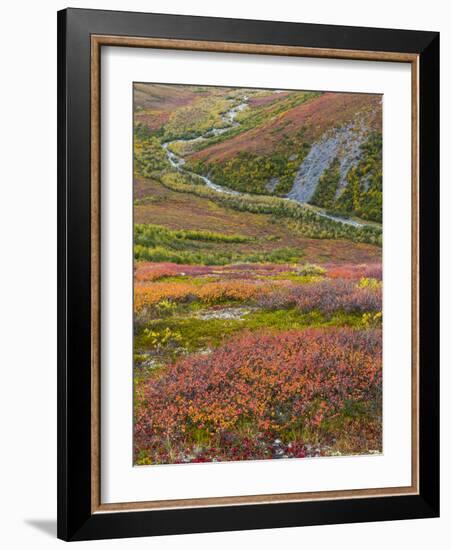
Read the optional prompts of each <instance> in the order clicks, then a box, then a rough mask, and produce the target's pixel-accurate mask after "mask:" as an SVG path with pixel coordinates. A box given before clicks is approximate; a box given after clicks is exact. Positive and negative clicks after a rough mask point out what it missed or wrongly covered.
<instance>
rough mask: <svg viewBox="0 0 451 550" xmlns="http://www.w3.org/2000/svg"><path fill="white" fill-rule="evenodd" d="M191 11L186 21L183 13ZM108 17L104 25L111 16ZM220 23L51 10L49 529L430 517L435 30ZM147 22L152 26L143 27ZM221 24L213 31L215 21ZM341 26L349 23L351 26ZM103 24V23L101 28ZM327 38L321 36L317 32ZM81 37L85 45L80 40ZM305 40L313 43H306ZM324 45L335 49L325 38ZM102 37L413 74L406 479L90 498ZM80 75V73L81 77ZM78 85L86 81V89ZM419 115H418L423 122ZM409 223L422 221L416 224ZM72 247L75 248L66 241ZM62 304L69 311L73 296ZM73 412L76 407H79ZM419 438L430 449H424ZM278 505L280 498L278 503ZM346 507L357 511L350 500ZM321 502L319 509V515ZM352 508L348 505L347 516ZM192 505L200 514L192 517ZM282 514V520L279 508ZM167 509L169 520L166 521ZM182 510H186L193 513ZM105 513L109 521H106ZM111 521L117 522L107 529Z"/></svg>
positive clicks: (434, 389)
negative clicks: (53, 399)
mask: <svg viewBox="0 0 451 550" xmlns="http://www.w3.org/2000/svg"><path fill="white" fill-rule="evenodd" d="M105 14H108V15H109V16H110V19H111V18H112V19H111V20H110V19H108V18H107V19H108V20H107V22H106V23H102V24H100V23H99V21H100V20H101V18H102V17H103V16H105ZM110 14H111V15H110ZM139 16H145V18H146V21H148V22H149V24H150V28H149V29H150V30H149V31H146V32H144V33H143V32H142V25H141V20H140V21H138V17H139ZM161 18H163V19H161ZM193 19H196V20H197V21H195V22H192V21H191V20H193ZM113 20H114V24H113V23H112V22H111V21H113ZM126 20H127V24H124V29H125V30H124V33H125V34H124V33H123V32H120V33H119V32H117V29H118V28H120V27H121V21H123V22H125V21H126ZM188 20H190V21H188ZM102 21H103V20H102ZM162 21H163V23H164V25H163V27H164V26H165V25H166V27H168V28H169V30H164V32H163V34H165V35H167V36H158V35H159V34H160V35H161V34H162V33H161V32H160V31H159V30H155V29H156V28H157V27H158V24H159V23H161V22H162ZM231 21H232V20H222V19H212V18H190V17H185V16H161V15H154V14H131V13H125V12H124V13H121V12H101V11H97V10H64V11H63V12H60V14H59V41H60V42H59V71H60V73H59V76H60V80H59V92H60V96H59V105H60V107H59V124H60V134H59V148H60V149H59V182H60V185H61V187H63V190H61V191H60V196H59V197H60V203H59V245H60V246H59V265H60V279H59V292H60V300H59V303H60V306H59V307H60V309H59V315H60V325H61V323H62V322H63V323H64V328H62V327H60V331H61V332H60V334H59V350H60V356H59V364H60V370H59V403H60V413H59V453H60V459H59V521H58V528H59V536H60V537H61V538H63V539H65V540H69V539H70V540H81V539H88V538H103V537H104V536H110V537H116V536H138V535H143V534H166V533H172V532H174V533H175V532H199V531H208V530H229V529H241V528H259V527H270V526H283V525H308V524H314V523H321V522H324V523H333V522H335V521H353V520H357V521H369V520H371V519H394V518H395V517H432V516H435V515H437V514H438V435H437V434H438V418H437V414H438V372H437V368H436V367H438V363H437V365H436V362H437V358H438V355H437V343H438V340H436V339H434V338H433V336H432V335H431V332H430V328H427V327H426V325H425V320H428V321H429V323H430V322H431V321H432V322H433V324H435V323H437V322H438V294H434V296H433V303H432V306H431V309H427V308H428V307H429V306H427V305H426V303H425V290H424V289H422V287H421V283H420V281H421V282H422V281H425V284H427V285H430V283H431V281H436V280H437V277H438V271H436V260H437V261H438V244H437V245H436V246H435V245H434V246H432V247H431V248H430V249H429V250H428V251H426V248H425V245H426V242H427V240H428V239H430V237H431V236H435V235H437V234H438V232H437V229H438V227H437V220H436V219H435V218H433V216H434V214H435V213H434V212H430V209H431V207H432V208H433V207H434V205H436V202H435V201H438V190H436V189H435V188H434V190H433V197H432V198H430V200H429V202H428V199H427V198H425V194H424V185H423V187H422V186H421V183H420V182H422V181H423V180H424V178H425V176H426V173H425V171H424V170H426V169H427V170H428V175H429V176H430V177H432V180H433V182H437V181H438V169H437V165H438V153H436V154H435V153H434V152H433V151H432V149H431V147H428V146H425V145H424V143H425V142H424V132H425V131H428V130H429V133H430V132H431V130H432V131H433V137H434V140H433V141H434V143H435V144H436V142H437V141H438V106H437V107H435V106H434V105H431V104H430V102H431V101H435V100H436V99H437V97H438V88H437V87H436V84H437V78H438V65H437V63H438V34H437V33H422V32H420V31H391V30H386V29H358V28H350V27H346V28H345V27H329V26H323V25H302V24H287V23H271V25H272V29H273V30H275V35H276V38H275V39H276V40H277V36H281V32H283V31H284V30H285V31H286V32H287V33H288V34H289V35H290V36H291V34H292V31H294V30H296V29H295V28H294V27H293V25H295V27H296V28H297V30H298V31H299V32H300V34H301V35H302V32H301V31H305V32H304V34H305V37H304V38H301V39H297V38H296V39H294V38H289V40H290V41H291V44H282V43H272V42H273V41H274V38H270V39H269V36H268V30H269V28H268V27H267V25H266V24H267V23H270V22H256V21H252V22H251V21H240V25H241V27H240V30H239V31H238V32H232V31H231V30H230V29H231V27H230V22H231ZM154 22H155V25H154V27H153V28H154V30H153V31H152V24H153V23H154ZM188 22H190V23H191V27H192V29H194V30H192V31H191V35H193V36H196V35H197V37H198V39H189V38H186V37H185V34H186V32H185V31H180V32H177V31H175V30H174V29H177V28H178V27H180V28H183V25H182V23H185V26H186V25H187V24H188ZM224 22H226V23H224ZM80 24H82V27H83V32H82V34H83V37H84V38H83V40H84V51H85V52H86V53H89V57H87V56H86V58H85V59H84V62H83V63H84V71H85V72H84V77H83V78H84V80H83V85H84V86H85V88H84V90H86V100H89V107H90V112H89V113H85V112H84V121H83V124H84V127H83V128H84V130H86V129H87V128H88V129H89V135H90V139H89V143H88V144H85V145H86V147H87V149H86V150H87V151H89V155H90V159H89V163H88V164H89V166H87V165H86V162H84V164H83V166H84V168H86V169H87V171H86V172H85V173H86V174H88V173H89V181H88V182H86V184H85V187H84V189H85V191H84V197H85V198H86V199H88V200H89V202H88V201H87V200H86V201H85V202H84V204H85V206H84V207H83V208H84V209H85V210H84V212H85V215H86V214H87V213H88V214H89V219H90V226H89V231H88V232H86V233H85V235H86V239H85V241H87V240H88V239H89V243H88V242H85V247H84V248H83V250H81V249H80V251H78V252H80V254H81V253H82V255H83V261H85V264H84V265H85V266H86V268H88V266H89V274H88V275H89V278H84V280H85V281H86V290H88V288H89V300H88V301H86V305H89V308H88V309H86V308H85V309H84V311H83V315H82V318H83V319H84V321H83V322H85V321H86V325H87V329H86V330H87V332H89V350H88V349H87V350H86V353H85V354H84V357H85V358H87V357H88V355H89V371H88V372H86V376H85V377H84V380H88V379H89V380H90V384H89V388H88V389H87V388H86V387H85V386H86V383H85V382H84V386H83V388H81V386H80V387H76V384H72V385H71V384H69V385H68V382H69V381H70V378H71V377H72V376H73V373H74V370H73V368H74V367H71V368H70V360H69V359H70V356H68V353H70V349H69V348H70V346H69V344H68V342H69V337H68V326H69V324H70V323H69V321H70V319H69V317H70V303H69V302H70V300H69V299H68V296H69V295H70V291H71V288H70V284H69V283H68V275H70V274H73V271H71V270H72V269H73V267H71V266H70V264H69V263H68V259H69V252H70V245H69V239H68V235H69V225H70V224H69V222H70V216H69V213H70V201H69V200H68V199H69V198H70V197H69V196H70V189H71V188H70V186H69V183H70V182H69V176H70V175H71V170H70V158H69V156H70V155H69V154H68V152H67V147H68V146H69V144H70V133H69V130H70V124H69V122H68V113H69V111H70V109H71V106H70V104H69V99H68V92H69V91H70V89H71V83H70V79H68V76H70V74H69V73H70V71H68V65H69V62H68V48H69V40H68V36H69V34H70V33H69V28H70V27H72V34H73V36H77V37H79V35H80V30H79V27H80ZM77 25H78V27H77V28H76V26H77ZM133 25H134V27H133ZM196 25H197V26H196ZM221 25H222V29H220V27H221ZM127 28H128V29H131V28H135V29H136V32H133V33H131V32H130V34H126V29H127ZM211 28H216V29H217V30H218V35H219V36H221V35H222V36H224V35H227V36H230V40H224V39H223V40H218V41H215V40H211V39H208V37H209V36H210V34H211V32H210V30H207V29H211ZM246 28H247V29H248V30H249V29H251V31H252V32H250V36H256V37H257V38H258V41H256V42H255V43H252V42H247V41H240V40H238V38H239V37H243V36H245V35H246V32H245V31H246ZM338 29H346V30H347V33H348V34H347V35H346V36H347V38H346V37H345V36H344V35H343V37H342V36H341V35H340V33H339V32H338V34H337V31H338ZM349 29H352V32H351V31H349ZM105 30H106V31H108V30H110V31H111V32H105ZM99 31H101V32H99ZM115 31H116V32H115ZM138 31H141V32H138ZM276 31H277V32H276ZM315 31H317V32H318V33H319V35H321V36H322V38H320V40H319V41H320V42H321V41H322V42H323V43H324V45H325V47H319V46H317V45H316V42H317V41H316V38H314V37H315V36H316V35H315ZM376 31H377V32H376ZM141 33H142V34H141ZM290 33H291V34H290ZM327 33H329V34H327ZM368 33H369V34H372V37H370V38H371V39H370V43H374V46H375V48H377V49H376V50H372V49H370V48H361V47H360V45H361V44H367V43H368V41H365V40H363V39H362V37H365V36H367V35H368ZM405 33H408V34H405ZM414 35H415V36H414ZM326 36H327V37H331V38H325V37H326ZM384 37H385V41H384ZM88 41H89V44H87V42H88ZM299 43H301V45H299ZM309 44H313V46H312V45H309ZM386 44H387V45H388V46H391V45H395V44H398V45H399V46H401V47H399V50H398V49H396V50H391V49H390V48H389V49H385V48H384V47H380V48H378V46H385V45H386ZM331 45H333V46H336V47H331ZM103 46H115V47H138V48H154V49H155V48H156V49H173V50H191V51H209V52H222V53H224V52H230V53H243V54H246V53H247V54H259V55H279V56H297V57H315V58H332V59H351V60H371V61H386V62H387V61H388V62H402V63H409V64H410V66H411V75H412V85H411V93H412V118H411V120H412V140H411V147H412V155H411V156H412V195H411V197H412V199H411V200H412V205H411V206H412V365H411V368H412V388H411V396H412V434H411V435H412V437H411V440H412V479H411V484H410V486H409V487H387V488H382V489H372V488H368V489H360V490H344V491H321V492H308V493H307V492H305V493H285V494H268V495H248V496H240V497H238V496H231V497H218V498H201V499H183V500H166V501H148V502H119V503H114V504H105V503H102V502H101V499H100V323H101V319H100V285H101V271H100V201H101V183H100V182H101V174H100V151H101V141H100V81H101V63H100V59H101V55H100V54H101V48H102V47H103ZM339 46H341V47H339ZM72 49H73V44H72ZM72 53H73V52H72ZM88 75H89V82H86V78H87V76H88ZM431 76H432V79H433V83H432V87H431V88H430V89H428V88H427V84H425V79H427V78H431ZM87 84H88V88H86V85H87ZM425 117H427V118H426V119H425ZM430 117H432V119H431V118H430ZM84 135H86V134H84ZM85 158H86V156H85ZM420 161H421V164H420ZM72 175H73V176H75V169H73V168H72ZM422 189H423V192H422ZM420 206H421V207H422V208H426V209H427V213H426V214H425V215H423V214H422V210H421V209H420ZM87 210H89V212H87ZM72 212H74V217H75V218H77V219H78V220H79V221H81V217H80V214H81V209H80V210H78V211H76V210H75V207H74V206H73V205H72ZM83 218H85V216H83ZM420 222H421V223H422V225H421V226H420ZM423 228H424V229H423ZM421 231H422V232H421ZM437 238H438V236H437ZM73 249H74V245H72V250H73ZM425 261H426V262H427V261H429V262H431V265H426V263H425ZM420 277H421V279H420ZM88 285H89V287H88ZM420 305H421V309H420ZM72 309H74V305H73V304H72ZM423 312H424V313H423ZM77 319H78V318H77ZM428 326H429V325H428ZM87 332H86V334H87ZM431 338H432V340H431ZM425 339H427V344H426V346H425V345H424V342H425ZM420 343H421V345H420ZM425 347H426V348H427V350H426V353H427V361H428V363H429V365H432V366H431V367H430V368H431V369H433V370H432V371H427V370H425V367H426V365H425V361H426V358H425V356H424V354H425V351H424V348H425ZM88 351H89V353H88ZM422 353H423V355H422ZM72 355H74V352H72ZM71 369H72V370H71ZM420 374H421V378H420ZM68 388H69V389H68ZM71 388H73V391H74V395H75V394H76V393H77V392H78V395H79V396H80V395H81V394H83V407H84V408H83V414H84V418H85V419H86V420H85V422H84V423H83V425H84V426H86V424H87V422H88V420H89V425H90V434H91V435H90V441H89V444H88V445H87V446H86V447H83V458H80V460H79V464H82V465H83V469H82V471H83V474H82V475H81V474H80V472H78V474H77V473H75V469H76V466H75V465H74V464H75V463H77V460H75V459H74V454H73V450H72V451H70V441H71V440H70V437H71V436H72V438H74V437H75V436H74V429H73V428H71V424H70V422H69V413H70V412H71V411H73V412H75V405H74V404H73V403H74V395H69V394H70V389H71ZM432 400H434V403H432ZM70 403H72V405H70ZM88 409H89V410H88ZM426 410H427V411H428V412H432V416H433V418H432V421H433V426H432V430H428V429H427V428H426V429H425V427H426V426H427V425H426V424H425V420H424V419H423V418H422V416H421V414H422V412H423V413H424V412H425V411H426ZM81 411H82V409H81V405H80V408H79V412H81ZM88 414H89V418H88V416H87V415H88ZM77 437H78V433H77ZM428 446H429V447H430V448H429V449H427V448H426V447H428ZM431 447H432V450H431ZM71 464H72V466H71ZM431 466H432V467H433V471H432V472H431V471H430V467H431ZM77 479H78V480H79V481H80V482H82V483H83V489H80V491H79V494H78V493H77V496H76V498H75V499H74V497H71V496H70V494H69V487H70V486H72V487H73V486H74V481H76V480H77ZM87 485H88V486H87ZM73 492H74V491H73ZM75 492H76V491H75ZM71 498H72V500H71ZM356 500H358V501H359V502H360V505H357V504H356V505H354V506H353V505H352V502H355V501H356ZM74 503H75V504H74ZM327 503H329V504H327ZM402 505H404V506H405V507H406V509H405V511H404V512H401V511H398V510H397V509H396V508H397V506H402ZM71 506H72V508H71ZM275 506H277V507H278V508H277V510H278V514H276V515H278V517H279V519H278V520H277V521H276V522H274V521H272V520H270V519H268V518H269V517H268V513H272V514H273V513H274V511H275V510H276V508H275ZM281 506H283V509H282V508H281ZM300 506H302V510H303V512H304V516H303V517H302V518H301V517H300V516H299V511H300V510H301V508H300ZM357 506H359V508H356V507H357ZM387 506H388V508H387ZM321 507H322V508H321ZM326 507H327V513H325V510H326ZM384 507H385V508H384ZM218 509H221V510H223V512H224V514H225V516H224V517H223V518H220V517H219V516H218V515H217V513H216V512H215V510H218ZM240 510H241V514H242V515H241V517H240ZM352 510H354V511H356V512H354V515H353V512H352ZM144 511H145V512H144ZM329 511H330V512H329ZM202 513H203V514H204V515H203V516H201V515H199V514H202ZM287 513H288V517H287V516H286V514H287ZM305 513H307V515H305ZM155 514H158V516H155ZM167 514H170V515H167ZM175 514H177V515H175ZM181 514H183V515H181ZM282 514H285V518H283V517H282ZM293 514H294V515H293ZM328 514H332V515H328ZM387 514H388V516H387ZM245 516H246V517H247V518H248V521H247V523H242V518H244V517H245ZM144 517H146V518H147V523H144V524H143V523H142V522H143V518H144ZM156 517H158V522H159V523H158V524H155V520H154V519H152V518H156ZM202 517H204V519H205V521H207V522H208V521H209V522H210V525H209V526H205V527H203V526H202V524H201V518H202ZM166 518H167V519H166ZM169 518H172V519H171V520H169ZM175 518H178V521H179V523H178V524H177V525H176V526H175V527H174V526H171V525H170V523H169V522H173V521H174V519H175ZM193 518H196V519H195V521H194V520H193ZM199 518H200V519H199ZM224 518H225V519H224ZM113 521H116V522H117V523H113ZM193 521H194V524H195V526H194V527H190V525H194V524H193ZM118 525H121V526H122V527H121V528H118V527H117V526H118ZM118 529H119V530H118Z"/></svg>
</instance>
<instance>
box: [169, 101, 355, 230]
mask: <svg viewBox="0 0 451 550" xmlns="http://www.w3.org/2000/svg"><path fill="white" fill-rule="evenodd" d="M248 100H249V98H248V97H247V96H243V98H242V103H239V104H238V105H235V107H232V108H231V109H229V110H228V111H226V112H225V113H224V114H222V115H221V118H222V121H223V122H224V124H225V126H223V127H222V128H212V129H211V130H209V131H208V132H207V133H206V134H204V135H203V136H199V137H196V138H192V139H174V140H172V141H166V142H165V143H163V149H164V150H165V151H166V155H167V157H168V160H169V163H170V164H171V166H172V167H173V168H175V169H176V170H178V171H180V172H184V173H186V174H191V175H193V176H196V177H198V178H200V179H201V180H202V181H203V182H204V183H205V185H206V186H207V187H209V188H210V189H213V190H214V191H217V192H218V193H225V194H227V195H243V193H241V192H239V191H235V190H234V189H230V188H228V187H225V186H223V185H219V184H218V183H215V182H213V181H212V180H211V179H210V178H208V177H207V176H201V175H200V174H196V173H195V172H191V171H190V170H187V169H186V168H185V167H184V164H185V159H184V158H182V157H180V156H178V155H176V154H175V153H174V152H173V151H171V150H170V146H171V145H172V144H173V143H177V142H184V143H199V142H202V141H205V140H207V139H208V138H211V137H213V136H219V135H221V134H224V133H225V132H228V131H229V130H230V129H232V128H236V127H237V126H239V125H240V123H239V122H238V121H237V120H236V116H237V114H238V113H240V112H241V111H243V110H244V109H246V108H247V106H248ZM284 200H286V201H290V202H297V203H298V204H303V205H304V206H305V207H308V208H310V205H308V204H307V203H304V202H299V201H296V200H295V199H289V198H287V197H284ZM311 210H312V211H314V212H315V213H316V214H318V216H322V217H323V218H327V219H329V220H333V221H336V222H339V223H343V224H346V225H352V226H354V227H363V226H364V225H365V224H363V223H360V222H358V221H355V220H351V219H348V218H341V217H339V216H332V215H331V214H327V213H326V212H324V211H323V210H321V209H317V208H311Z"/></svg>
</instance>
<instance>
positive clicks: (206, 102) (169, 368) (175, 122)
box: [133, 83, 383, 466]
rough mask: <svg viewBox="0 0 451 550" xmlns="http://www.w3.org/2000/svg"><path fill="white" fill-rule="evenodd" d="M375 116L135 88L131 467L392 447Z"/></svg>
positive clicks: (304, 102)
mask: <svg viewBox="0 0 451 550" xmlns="http://www.w3.org/2000/svg"><path fill="white" fill-rule="evenodd" d="M382 108H383V104H382V95H380V94H363V93H345V92H331V91H305V90H285V89H256V88H236V87H215V86H202V85H197V86H194V85H182V84H154V83H134V84H133V150H134V163H133V172H134V173H133V217H134V243H133V244H134V250H133V255H134V263H133V270H134V304H133V307H134V327H133V331H134V351H133V353H134V357H133V377H134V381H133V387H134V415H133V422H134V426H133V428H134V429H133V433H134V440H133V446H134V452H133V456H134V464H135V465H136V466H144V465H161V464H183V463H203V462H209V463H211V462H224V461H242V460H275V459H315V460H316V459H319V458H321V457H331V456H333V457H339V456H352V455H371V454H380V453H382V452H383V446H382V435H383V430H382V428H383V422H382V420H383V419H382V399H383V395H382V189H383V185H382Z"/></svg>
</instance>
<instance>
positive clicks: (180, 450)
mask: <svg viewBox="0 0 451 550" xmlns="http://www.w3.org/2000/svg"><path fill="white" fill-rule="evenodd" d="M381 352H382V338H381V331H380V330H366V331H355V330H352V329H330V330H320V329H307V330H304V331H286V332H283V333H278V334H273V333H246V334H244V335H242V336H240V337H239V338H237V339H235V340H231V341H229V342H228V343H227V344H225V345H223V346H222V347H221V348H219V349H217V350H216V351H214V352H213V353H211V354H209V355H204V354H199V355H193V356H190V357H187V358H185V359H181V360H180V361H179V362H177V363H176V364H175V365H173V366H170V367H168V368H167V369H166V370H165V371H164V373H163V374H161V376H159V377H155V378H150V379H149V380H148V382H147V384H146V386H145V389H144V402H145V403H147V404H148V406H147V408H145V407H142V409H141V410H140V411H138V415H137V416H138V418H137V421H136V424H135V452H136V453H137V454H139V451H142V450H146V451H147V452H148V453H149V454H150V455H151V456H153V457H154V461H158V460H160V459H161V458H160V459H158V458H156V457H161V456H165V457H166V458H165V460H167V461H169V462H179V461H183V460H186V457H187V455H189V453H190V449H192V446H193V442H192V440H191V439H190V437H191V434H192V433H193V430H194V431H196V432H197V433H199V432H201V433H202V434H203V435H204V436H206V437H210V438H211V439H212V440H214V439H215V438H216V440H217V441H218V444H219V447H220V450H219V451H218V453H217V456H221V457H223V458H224V459H225V460H235V459H236V460H239V459H240V458H243V457H244V458H248V457H247V456H245V455H246V452H245V450H243V445H244V443H243V441H244V440H243V437H244V436H243V433H242V430H243V426H244V427H247V428H246V429H247V430H248V431H249V430H251V431H252V433H253V437H252V438H251V440H252V442H251V443H249V444H248V447H249V449H250V450H249V449H248V451H249V452H248V454H249V455H250V456H249V458H250V457H253V458H264V457H269V456H272V454H271V453H272V452H273V451H271V445H272V446H274V443H273V442H274V438H279V437H280V438H281V439H284V438H285V445H286V444H287V443H288V441H287V437H288V436H287V434H288V433H293V432H294V431H295V430H305V429H308V430H310V431H312V430H319V429H320V428H321V426H322V425H323V423H324V421H326V420H328V419H331V418H334V417H335V416H336V415H337V414H340V412H341V411H342V410H343V409H344V407H345V406H347V407H349V405H350V404H351V403H366V404H368V403H373V407H375V410H377V411H379V407H380V396H381V377H382V369H381V359H382V357H381ZM377 414H380V412H378V413H377ZM259 441H260V443H258V442H259ZM262 442H263V444H262ZM294 443H296V444H298V447H296V449H297V450H296V453H295V455H296V456H302V453H303V452H304V451H303V448H302V447H299V445H302V441H295V442H294ZM255 445H257V446H258V445H260V446H261V449H260V451H258V449H256V447H255ZM281 445H283V444H282V442H281ZM211 446H212V445H209V446H207V447H211ZM284 449H285V451H286V450H287V449H288V447H286V446H285V447H284ZM208 452H209V453H210V455H211V454H212V452H211V449H210V451H208ZM168 453H169V454H168ZM213 454H214V453H213ZM207 455H208V453H207V454H206V455H205V456H207ZM293 456H294V455H293ZM304 456H305V455H304Z"/></svg>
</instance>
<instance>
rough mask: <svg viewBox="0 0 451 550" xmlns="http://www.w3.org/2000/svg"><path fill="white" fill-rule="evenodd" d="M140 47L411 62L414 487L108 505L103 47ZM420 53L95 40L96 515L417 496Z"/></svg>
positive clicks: (93, 281)
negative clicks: (103, 374) (104, 498)
mask: <svg viewBox="0 0 451 550" xmlns="http://www.w3.org/2000/svg"><path fill="white" fill-rule="evenodd" d="M102 46H116V47H135V48H153V49H166V50H168V49H169V50H191V51H208V52H221V53H223V52H228V53H243V54H258V55H280V56H292V57H293V56H295V57H315V58H331V59H354V60H372V61H386V62H387V61H388V62H398V63H399V62H401V63H409V64H410V65H411V72H412V88H411V89H412V115H411V119H412V311H414V315H413V316H412V336H413V337H412V390H411V392H412V451H411V454H412V479H411V484H410V486H408V487H387V488H382V489H381V488H377V489H354V490H340V491H317V492H303V493H285V494H266V495H248V496H234V497H216V498H193V499H180V500H158V501H144V502H118V503H114V504H111V503H109V504H103V503H102V502H101V499H100V256H101V255H100V196H101V192H100V188H101V180H100V147H101V140H100V81H101V62H100V59H101V53H100V52H101V47H102ZM417 124H418V55H416V54H404V53H397V52H371V51H358V50H350V51H346V50H332V49H322V48H303V47H293V46H291V47H290V46H268V45H264V44H263V45H261V44H230V43H227V42H201V41H192V40H172V39H158V38H157V39H155V38H138V37H125V36H98V35H93V36H92V37H91V136H92V138H91V147H92V148H91V159H92V160H91V171H92V175H91V186H92V192H91V197H92V202H91V239H92V240H91V250H92V264H91V292H92V312H91V326H92V329H91V330H92V336H93V337H92V363H91V369H92V371H91V377H92V405H91V407H92V428H91V430H92V432H91V438H92V443H91V445H92V504H91V510H92V513H96V512H111V511H124V510H152V509H168V508H174V507H176V508H180V507H182V508H187V507H189V508H192V507H202V506H224V505H228V504H240V505H243V504H262V503H263V504H264V503H271V502H272V503H274V502H300V501H312V500H330V499H339V498H362V497H381V496H396V495H416V494H418V490H419V484H418V481H419V477H418V414H419V408H418V392H417V387H418V326H419V323H418V314H419V311H418V308H417V304H418V283H417V282H418V277H419V266H418V242H419V238H418V207H417V202H418V139H417V133H418V127H417Z"/></svg>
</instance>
